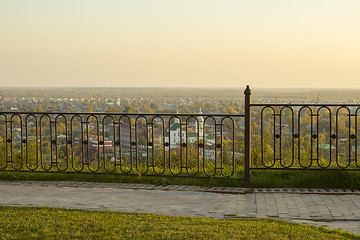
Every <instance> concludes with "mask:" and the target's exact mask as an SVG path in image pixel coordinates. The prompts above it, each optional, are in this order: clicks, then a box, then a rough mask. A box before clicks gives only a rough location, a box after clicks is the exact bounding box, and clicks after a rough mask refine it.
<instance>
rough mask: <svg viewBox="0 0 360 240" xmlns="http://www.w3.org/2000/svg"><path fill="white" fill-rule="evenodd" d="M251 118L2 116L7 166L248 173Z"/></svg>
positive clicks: (0, 166)
mask: <svg viewBox="0 0 360 240" xmlns="http://www.w3.org/2000/svg"><path fill="white" fill-rule="evenodd" d="M243 138H244V115H230V114H227V115H226V114H225V115H221V114H212V115H207V114H124V113H121V114H120V113H119V114H118V113H47V112H43V113H39V112H2V113H0V170H3V171H32V172H72V173H99V174H123V175H156V176H181V177H214V178H217V177H219V178H223V177H241V171H242V169H243V168H242V166H243V149H244V146H243V145H244V143H243Z"/></svg>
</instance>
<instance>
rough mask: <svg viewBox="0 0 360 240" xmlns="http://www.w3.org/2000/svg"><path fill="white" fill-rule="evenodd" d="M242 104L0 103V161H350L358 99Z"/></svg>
mask: <svg viewBox="0 0 360 240" xmlns="http://www.w3.org/2000/svg"><path fill="white" fill-rule="evenodd" d="M244 94H245V104H244V114H234V115H230V114H125V113H60V112H59V113H54V112H51V113H46V112H44V113H39V112H2V113H0V170H2V171H27V172H29V171H30V172H66V173H68V172H70V173H96V174H119V175H147V176H178V177H199V178H210V177H211V178H226V177H234V178H237V179H242V180H244V185H245V187H248V186H249V185H250V172H251V170H359V169H360V163H359V156H358V155H359V153H360V148H359V146H358V136H359V132H360V126H359V125H360V121H359V120H358V118H359V109H360V105H349V104H347V105H342V104H253V103H251V90H250V88H249V86H247V88H246V89H245V91H244Z"/></svg>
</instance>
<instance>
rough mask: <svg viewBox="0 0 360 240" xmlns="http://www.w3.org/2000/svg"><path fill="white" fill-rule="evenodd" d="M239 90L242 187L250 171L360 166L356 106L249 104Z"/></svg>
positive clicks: (333, 168)
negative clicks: (242, 115) (242, 130)
mask: <svg viewBox="0 0 360 240" xmlns="http://www.w3.org/2000/svg"><path fill="white" fill-rule="evenodd" d="M245 95H246V98H247V101H246V104H245V109H246V120H245V122H246V123H247V124H246V126H245V127H246V128H247V129H248V130H247V135H246V139H247V141H248V142H247V144H246V148H247V149H248V151H249V153H248V155H246V157H245V167H246V169H245V171H246V172H245V177H246V179H245V185H246V186H249V181H250V171H251V170H351V171H354V170H360V163H359V156H358V154H359V145H358V140H357V138H358V136H359V131H360V126H359V124H360V122H359V121H358V118H359V109H360V105H356V104H252V103H251V102H250V95H251V91H250V89H249V88H248V87H247V89H246V90H245ZM250 121H251V122H250ZM250 137H251V140H252V142H253V144H251V145H250ZM250 153H252V155H251V156H250Z"/></svg>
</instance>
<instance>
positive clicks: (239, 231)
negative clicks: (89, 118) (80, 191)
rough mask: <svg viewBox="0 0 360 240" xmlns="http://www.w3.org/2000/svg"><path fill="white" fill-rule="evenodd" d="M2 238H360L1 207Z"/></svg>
mask: <svg viewBox="0 0 360 240" xmlns="http://www.w3.org/2000/svg"><path fill="white" fill-rule="evenodd" d="M0 238H1V239H359V236H356V235H354V234H350V233H346V232H343V231H338V230H327V229H325V228H316V227H312V226H306V225H296V224H291V223H287V222H283V221H278V220H270V219H222V220H218V219H211V218H199V217H194V218H191V217H168V216H161V215H153V214H135V213H118V212H108V211H107V212H100V211H86V210H69V209H54V208H30V207H3V206H0Z"/></svg>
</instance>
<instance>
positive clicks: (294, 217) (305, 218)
mask: <svg viewBox="0 0 360 240" xmlns="http://www.w3.org/2000/svg"><path fill="white" fill-rule="evenodd" d="M236 193H245V194H236ZM0 205H7V206H47V207H57V208H75V209H89V210H110V211H121V212H146V213H155V214H163V215H169V216H198V217H214V218H220V219H221V218H235V217H240V218H255V217H257V218H275V219H281V220H286V221H290V222H295V223H307V224H312V225H316V226H327V227H329V228H335V229H337V228H340V229H343V230H345V231H350V232H353V233H356V234H360V225H359V224H360V193H359V192H351V191H337V190H328V191H323V193H321V190H314V191H308V190H306V191H305V190H301V189H292V190H291V189H290V190H289V189H268V190H263V189H255V190H254V192H253V193H246V189H241V188H239V189H237V188H201V187H191V186H189V187H186V186H166V187H162V186H154V185H144V184H109V183H75V182H36V181H21V182H10V181H0Z"/></svg>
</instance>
